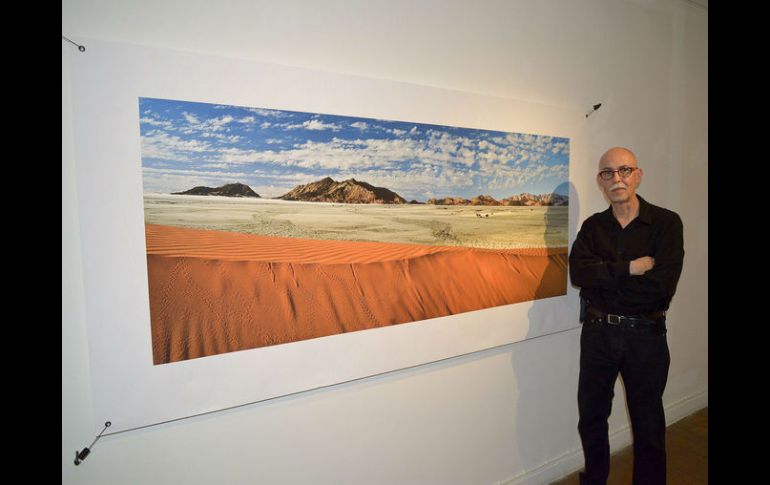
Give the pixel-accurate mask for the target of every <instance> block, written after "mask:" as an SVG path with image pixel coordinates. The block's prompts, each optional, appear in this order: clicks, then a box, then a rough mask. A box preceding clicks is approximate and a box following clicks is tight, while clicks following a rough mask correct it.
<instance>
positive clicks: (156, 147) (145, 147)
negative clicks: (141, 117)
mask: <svg viewBox="0 0 770 485" xmlns="http://www.w3.org/2000/svg"><path fill="white" fill-rule="evenodd" d="M208 150H211V145H210V144H208V143H206V142H203V141H200V140H183V139H181V138H179V137H178V136H174V135H169V134H167V133H164V132H161V131H153V132H151V133H149V134H147V135H145V136H143V137H142V158H157V159H161V160H173V161H183V162H189V161H190V155H191V154H199V153H202V152H206V151H208Z"/></svg>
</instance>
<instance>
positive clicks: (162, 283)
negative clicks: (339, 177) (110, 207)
mask: <svg viewBox="0 0 770 485" xmlns="http://www.w3.org/2000/svg"><path fill="white" fill-rule="evenodd" d="M146 229H147V234H146V236H147V266H148V273H149V287H150V314H151V325H152V343H153V360H154V363H155V364H164V363H168V362H175V361H179V360H186V359H193V358H197V357H204V356H208V355H215V354H220V353H224V352H232V351H236V350H245V349H251V348H257V347H263V346H266V345H274V344H281V343H287V342H294V341H297V340H304V339H309V338H316V337H322V336H327V335H334V334H337V333H342V332H352V331H357V330H364V329H368V328H375V327H382V326H386V325H394V324H399V323H406V322H413V321H417V320H425V319H428V318H435V317H441V316H447V315H454V314H457V313H462V312H468V311H472V310H479V309H482V308H489V307H494V306H499V305H505V304H509V303H518V302H522V301H529V300H534V299H539V298H547V297H551V296H557V295H563V294H565V293H566V285H567V250H566V248H555V249H554V248H551V249H543V248H541V249H505V250H485V249H473V248H463V247H445V246H425V245H413V244H392V243H374V242H348V241H318V240H307V239H293V238H279V237H268V236H253V235H245V234H237V233H228V232H220V231H206V230H198V229H185V228H178V227H168V226H159V225H151V224H147V225H146Z"/></svg>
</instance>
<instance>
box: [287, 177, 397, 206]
mask: <svg viewBox="0 0 770 485" xmlns="http://www.w3.org/2000/svg"><path fill="white" fill-rule="evenodd" d="M278 198H279V199H283V200H303V201H310V202H340V203H345V204H406V199H404V198H403V197H401V196H400V195H398V194H397V193H395V192H392V191H390V190H388V189H386V188H384V187H375V186H373V185H370V184H367V183H366V182H360V181H358V180H356V179H353V178H351V179H348V180H343V181H342V182H337V181H335V180H333V179H332V178H331V177H326V178H323V179H321V180H319V181H317V182H311V183H309V184H305V185H298V186H296V187H294V188H293V189H292V190H290V191H289V192H287V193H286V194H284V195H282V196H280V197H278Z"/></svg>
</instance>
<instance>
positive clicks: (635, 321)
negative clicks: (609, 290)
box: [587, 307, 666, 328]
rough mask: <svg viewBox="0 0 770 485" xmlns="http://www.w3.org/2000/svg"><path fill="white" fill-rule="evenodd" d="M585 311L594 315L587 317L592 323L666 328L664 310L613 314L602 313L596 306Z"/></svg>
mask: <svg viewBox="0 0 770 485" xmlns="http://www.w3.org/2000/svg"><path fill="white" fill-rule="evenodd" d="M587 312H588V313H589V314H591V315H593V316H594V317H595V318H589V319H588V321H591V322H594V323H606V324H608V325H628V326H629V327H641V326H657V327H660V326H662V327H663V328H666V312H665V311H659V312H651V313H645V314H641V315H614V314H612V313H604V312H603V311H601V310H599V309H597V308H593V307H588V310H587Z"/></svg>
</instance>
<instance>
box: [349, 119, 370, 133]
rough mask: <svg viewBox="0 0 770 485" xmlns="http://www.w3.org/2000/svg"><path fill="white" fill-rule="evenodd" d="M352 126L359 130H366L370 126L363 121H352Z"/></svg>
mask: <svg viewBox="0 0 770 485" xmlns="http://www.w3.org/2000/svg"><path fill="white" fill-rule="evenodd" d="M350 127H351V128H358V129H359V130H361V131H364V130H365V129H367V128H369V125H367V124H366V123H364V122H363V121H356V122H355V123H351V124H350Z"/></svg>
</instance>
